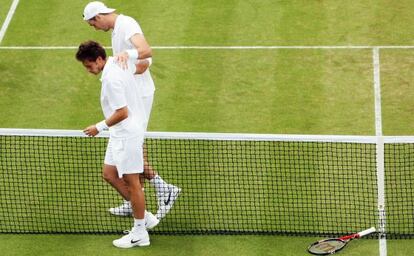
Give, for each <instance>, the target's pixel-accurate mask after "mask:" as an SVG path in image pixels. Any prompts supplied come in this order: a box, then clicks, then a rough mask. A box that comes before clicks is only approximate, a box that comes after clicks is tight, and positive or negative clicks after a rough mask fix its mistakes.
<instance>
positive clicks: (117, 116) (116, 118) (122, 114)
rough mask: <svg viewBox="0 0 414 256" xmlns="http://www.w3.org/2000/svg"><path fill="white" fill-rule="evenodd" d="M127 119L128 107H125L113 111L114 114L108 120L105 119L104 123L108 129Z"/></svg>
mask: <svg viewBox="0 0 414 256" xmlns="http://www.w3.org/2000/svg"><path fill="white" fill-rule="evenodd" d="M127 117H128V107H127V106H125V107H123V108H120V109H117V110H115V112H114V113H113V114H112V115H111V116H110V117H109V118H108V119H106V121H105V122H106V124H107V125H108V126H109V127H111V126H113V125H116V124H117V123H119V122H121V121H122V120H124V119H126V118H127Z"/></svg>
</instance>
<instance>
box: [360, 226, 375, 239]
mask: <svg viewBox="0 0 414 256" xmlns="http://www.w3.org/2000/svg"><path fill="white" fill-rule="evenodd" d="M375 231H376V229H375V228H374V227H372V228H369V229H367V230H364V231H361V232H359V233H358V236H359V237H363V236H366V235H369V234H371V233H373V232H375Z"/></svg>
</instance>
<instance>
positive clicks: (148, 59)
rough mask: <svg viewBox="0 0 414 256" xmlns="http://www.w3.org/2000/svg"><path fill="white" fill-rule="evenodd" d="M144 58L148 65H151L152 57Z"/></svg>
mask: <svg viewBox="0 0 414 256" xmlns="http://www.w3.org/2000/svg"><path fill="white" fill-rule="evenodd" d="M146 60H147V61H148V66H151V64H152V58H151V57H150V58H147V59H146Z"/></svg>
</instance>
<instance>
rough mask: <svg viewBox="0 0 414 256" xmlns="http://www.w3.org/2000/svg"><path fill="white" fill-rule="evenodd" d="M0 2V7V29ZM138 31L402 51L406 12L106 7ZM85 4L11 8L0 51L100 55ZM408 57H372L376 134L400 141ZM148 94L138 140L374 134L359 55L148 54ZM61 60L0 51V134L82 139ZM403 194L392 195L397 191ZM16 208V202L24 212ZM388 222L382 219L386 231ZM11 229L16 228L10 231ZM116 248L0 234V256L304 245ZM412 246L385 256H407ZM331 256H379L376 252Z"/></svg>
mask: <svg viewBox="0 0 414 256" xmlns="http://www.w3.org/2000/svg"><path fill="white" fill-rule="evenodd" d="M11 2H12V1H10V0H9V1H6V0H0V6H1V7H2V8H0V21H1V22H2V21H3V20H4V18H5V16H6V14H7V11H8V6H9V5H10V4H11ZM105 2H106V3H107V4H108V5H109V6H113V7H115V8H117V9H118V11H119V12H121V13H125V14H128V15H131V16H134V17H136V18H138V20H139V22H140V24H141V26H142V27H143V29H144V32H145V35H146V38H147V39H148V41H149V43H150V44H151V45H153V46H155V45H158V46H162V45H177V46H181V45H248V46H249V45H413V44H414V37H413V36H412V35H413V34H412V24H413V23H414V16H413V15H412V13H413V10H414V6H413V2H412V1H410V0H402V1H398V2H396V1H388V0H366V1H356V0H351V1H345V2H344V1H302V0H296V1H270V0H259V1H252V0H244V1H234V0H230V1H225V2H223V1H217V0H216V1H214V0H213V1H200V0H192V1H188V0H185V1H184V0H178V1H174V4H172V3H171V1H166V0H154V1H144V2H136V1H117V0H111V1H105ZM85 3H86V2H85V1H83V0H82V1H80V0H73V1H60V0H44V1H42V3H41V4H39V1H20V3H19V6H18V8H17V10H16V14H15V16H14V17H13V20H12V23H11V24H10V27H9V29H8V30H7V33H6V36H5V38H4V40H3V41H2V42H1V46H15V45H21V46H22V45H23V46H24V45H32V46H52V45H54V46H77V45H79V43H80V42H82V41H85V40H87V39H95V40H98V41H100V42H102V43H103V44H104V45H109V44H110V40H109V34H106V33H103V32H96V31H93V29H92V28H90V27H89V26H87V25H86V24H85V23H84V21H82V18H81V15H82V11H83V7H84V5H85ZM413 52H414V51H413V50H381V51H380V54H381V83H382V88H381V89H382V109H383V126H384V134H386V135H413V128H414V127H413V126H414V125H413V123H414V120H413V117H412V98H413V97H412V96H413V95H412V90H410V88H411V87H412V86H411V81H412V80H413V79H412V78H413V77H412V74H411V73H412V72H411V70H412V69H413V63H412V59H413V58H412V57H413V56H412V55H413ZM154 54H155V56H154V65H153V67H152V73H153V76H154V79H155V82H156V86H157V92H156V99H155V104H154V108H153V112H152V118H151V121H150V130H153V131H154V130H157V131H206V132H252V133H301V134H358V135H374V134H375V130H374V129H375V126H374V114H373V110H374V99H373V94H374V93H373V89H372V88H373V81H372V76H373V74H372V56H371V51H369V50H254V51H237V50H219V51H216V50H154ZM73 55H74V51H73V50H61V51H43V50H42V51H16V50H0V59H1V60H2V61H1V63H0V108H1V109H2V111H0V118H1V120H2V124H1V125H0V126H1V127H16V128H59V129H82V128H84V127H85V126H87V125H89V124H91V123H95V122H96V121H97V120H101V118H102V117H101V116H102V115H101V111H100V107H99V101H98V94H99V80H98V77H94V76H92V75H88V74H86V72H85V71H84V70H83V68H82V66H81V65H80V64H79V63H77V62H76V61H75V59H74V57H73ZM403 190H404V188H401V191H403ZM28 202H29V201H28ZM393 221H394V220H393ZM22 228H24V227H22ZM117 237H118V236H113V235H111V236H109V235H108V236H99V235H96V236H91V235H0V251H1V252H3V254H4V252H6V255H29V254H30V255H32V254H35V255H36V254H37V255H82V254H87V255H118V254H122V255H128V254H136V253H140V254H142V255H166V254H169V255H235V254H239V255H274V254H277V255H305V251H304V249H305V248H306V247H307V245H308V244H309V243H310V242H312V241H314V240H315V239H317V238H314V237H283V236H263V237H262V236H260V237H255V236H158V235H154V236H152V246H151V247H149V248H145V249H142V250H140V249H137V250H131V251H128V250H117V249H115V248H113V247H112V246H111V243H110V241H111V240H113V239H115V238H117ZM412 251H414V244H413V243H412V241H411V240H391V241H388V255H391V256H392V255H397V256H400V255H401V256H403V255H404V256H405V255H410V254H412ZM341 254H343V255H378V243H377V241H375V240H363V241H355V242H353V243H352V244H350V245H349V248H346V249H345V251H344V252H341Z"/></svg>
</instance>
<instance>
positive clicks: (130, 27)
mask: <svg viewBox="0 0 414 256" xmlns="http://www.w3.org/2000/svg"><path fill="white" fill-rule="evenodd" d="M124 29H125V38H124V40H125V41H129V39H131V37H132V36H133V35H135V34H142V35H143V34H144V33H143V32H142V29H141V27H140V26H139V24H138V22H137V21H136V20H134V19H133V18H130V17H129V19H128V20H127V22H126V23H125V26H124Z"/></svg>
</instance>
